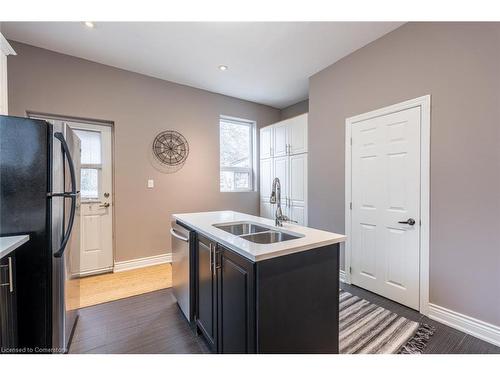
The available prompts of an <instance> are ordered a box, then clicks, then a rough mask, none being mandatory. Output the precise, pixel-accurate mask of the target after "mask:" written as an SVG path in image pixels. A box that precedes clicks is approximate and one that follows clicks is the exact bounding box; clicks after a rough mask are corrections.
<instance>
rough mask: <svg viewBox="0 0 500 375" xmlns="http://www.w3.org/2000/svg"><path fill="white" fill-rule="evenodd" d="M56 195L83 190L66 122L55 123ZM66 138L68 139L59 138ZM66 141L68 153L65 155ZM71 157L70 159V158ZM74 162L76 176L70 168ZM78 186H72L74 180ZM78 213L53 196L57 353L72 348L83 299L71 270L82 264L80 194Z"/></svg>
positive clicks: (76, 148)
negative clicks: (78, 310)
mask: <svg viewBox="0 0 500 375" xmlns="http://www.w3.org/2000/svg"><path fill="white" fill-rule="evenodd" d="M52 123H53V128H54V133H53V136H54V139H53V144H54V147H53V176H52V178H53V189H52V192H53V193H59V192H61V193H63V192H69V193H71V192H74V191H77V192H79V190H80V185H79V181H80V140H79V138H78V137H77V136H76V134H74V133H73V131H72V130H71V129H70V128H69V127H68V126H66V124H65V123H64V122H62V121H55V120H54V121H53V122H52ZM57 133H60V134H63V135H64V140H61V139H60V138H57V135H56V134H57ZM63 141H64V142H65V145H66V147H67V150H64V152H63V147H62V145H63ZM68 154H69V156H68ZM70 163H72V166H73V170H74V174H73V175H72V171H71V168H70ZM72 176H73V178H74V180H75V186H73V183H72V178H71V177H72ZM75 200H76V205H75V212H74V215H72V212H71V211H72V209H71V208H72V199H71V197H68V196H66V197H60V196H59V197H58V196H53V197H52V218H53V221H52V229H53V241H52V243H53V258H52V263H53V275H52V276H53V278H52V280H53V283H52V287H53V310H52V311H53V324H52V328H53V332H52V348H54V349H55V350H56V351H57V352H66V351H68V349H69V344H70V339H71V334H72V331H73V328H74V326H75V323H76V319H77V308H78V305H79V299H80V282H79V279H78V278H77V277H72V275H71V272H70V267H71V264H72V263H78V262H79V255H80V212H79V211H80V196H79V194H76V197H75ZM71 216H73V225H72V229H71V232H70V233H69V237H68V238H67V242H66V246H65V247H64V248H61V244H62V243H63V242H64V239H65V238H66V237H65V236H67V235H68V229H69V226H70V223H71V220H72V218H71Z"/></svg>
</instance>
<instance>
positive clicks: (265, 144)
mask: <svg viewBox="0 0 500 375" xmlns="http://www.w3.org/2000/svg"><path fill="white" fill-rule="evenodd" d="M272 147H273V128H272V127H270V126H268V127H265V128H262V129H260V158H261V159H268V158H270V157H271V156H273V154H272Z"/></svg>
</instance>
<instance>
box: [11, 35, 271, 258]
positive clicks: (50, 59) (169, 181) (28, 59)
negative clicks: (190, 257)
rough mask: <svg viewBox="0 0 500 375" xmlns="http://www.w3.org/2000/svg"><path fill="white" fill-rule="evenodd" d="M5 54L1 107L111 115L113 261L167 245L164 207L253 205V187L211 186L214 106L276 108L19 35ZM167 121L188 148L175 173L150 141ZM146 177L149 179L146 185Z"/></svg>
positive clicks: (233, 111)
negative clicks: (158, 164)
mask: <svg viewBox="0 0 500 375" xmlns="http://www.w3.org/2000/svg"><path fill="white" fill-rule="evenodd" d="M12 46H13V47H14V49H15V50H16V52H17V53H18V56H13V57H9V58H8V59H9V60H8V64H9V65H8V68H9V69H8V79H9V112H10V114H12V115H17V116H25V114H26V110H31V111H40V112H46V113H53V114H60V115H67V116H77V117H85V118H94V119H103V120H110V121H114V123H115V134H114V136H115V142H114V161H115V165H114V168H115V176H114V179H115V197H114V202H115V236H116V238H115V244H116V248H115V254H116V260H117V261H123V260H129V259H134V258H141V257H146V256H153V255H158V254H162V253H165V252H167V251H170V239H169V234H168V230H169V226H170V214H172V213H174V212H189V211H206V210H225V209H228V210H237V211H242V212H246V213H250V214H258V212H259V203H258V193H257V192H253V193H220V192H219V131H218V126H219V124H218V120H219V115H221V114H224V115H229V116H235V117H240V118H245V119H251V120H255V121H257V124H258V126H265V125H268V124H271V123H273V122H276V121H279V115H280V113H279V110H277V109H273V108H270V107H267V106H264V105H259V104H255V103H250V102H246V101H243V100H238V99H234V98H231V97H227V96H223V95H218V94H214V93H210V92H207V91H203V90H198V89H194V88H191V87H187V86H182V85H178V84H174V83H171V82H166V81H162V80H159V79H155V78H150V77H146V76H143V75H140V74H135V73H131V72H127V71H124V70H120V69H116V68H112V67H109V66H105V65H101V64H96V63H93V62H89V61H86V60H82V59H78V58H75V57H71V56H67V55H62V54H58V53H54V52H50V51H47V50H44V49H40V48H35V47H31V46H28V45H25V44H20V43H15V42H13V43H12ZM166 129H175V130H178V131H179V132H181V133H182V134H183V135H184V136H185V137H186V139H187V140H188V142H189V146H190V154H189V158H188V160H187V162H186V164H185V165H184V167H183V168H182V169H181V170H180V171H178V172H177V173H175V174H162V173H160V172H157V171H156V170H155V169H154V168H153V167H152V166H151V164H150V162H149V160H148V152H149V143H150V142H151V141H152V139H153V137H154V136H155V135H156V134H157V133H158V132H159V131H161V130H166ZM148 178H153V179H154V180H155V188H154V189H147V188H146V182H147V179H148Z"/></svg>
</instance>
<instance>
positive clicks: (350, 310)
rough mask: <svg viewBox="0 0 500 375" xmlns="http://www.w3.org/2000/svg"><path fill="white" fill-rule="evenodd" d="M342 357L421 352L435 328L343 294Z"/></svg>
mask: <svg viewBox="0 0 500 375" xmlns="http://www.w3.org/2000/svg"><path fill="white" fill-rule="evenodd" d="M339 298H340V306H339V330H340V332H339V342H340V353H341V354H354V353H360V354H363V353H364V354H393V353H405V354H412V353H421V352H422V350H423V348H424V347H425V345H426V343H427V341H428V340H429V338H430V336H431V335H432V334H433V333H434V328H432V327H429V326H427V325H424V324H419V323H417V322H414V321H412V320H409V319H406V318H404V317H402V316H399V315H398V314H396V313H393V312H391V311H389V310H386V309H384V308H383V307H380V306H377V305H375V304H373V303H371V302H368V301H366V300H364V299H361V298H359V297H356V296H353V295H352V294H350V293H347V292H345V291H340V296H339Z"/></svg>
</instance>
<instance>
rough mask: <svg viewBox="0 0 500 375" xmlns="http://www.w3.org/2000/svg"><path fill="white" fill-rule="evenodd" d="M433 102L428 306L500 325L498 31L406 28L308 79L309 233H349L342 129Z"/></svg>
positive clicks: (497, 27) (472, 26)
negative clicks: (395, 108) (394, 109)
mask: <svg viewBox="0 0 500 375" xmlns="http://www.w3.org/2000/svg"><path fill="white" fill-rule="evenodd" d="M426 94H431V96H432V98H431V102H432V109H431V192H430V193H431V233H430V241H431V246H430V301H431V302H432V303H435V304H438V305H440V306H444V307H446V308H449V309H452V310H454V311H458V312H461V313H463V314H466V315H469V316H472V317H475V318H478V319H481V320H484V321H486V322H490V323H493V324H496V325H500V293H499V287H500V235H499V234H500V24H499V23H490V24H486V23H485V24H477V23H410V24H406V25H404V26H402V27H401V28H399V29H396V30H395V31H393V32H391V33H390V34H387V35H386V36H384V37H382V38H381V39H378V40H376V41H375V42H373V43H371V44H369V45H368V46H366V47H364V48H362V49H360V50H358V51H356V52H355V53H353V54H351V55H349V56H347V57H346V58H344V59H342V60H340V61H338V62H337V63H335V64H333V65H331V66H330V67H328V68H326V69H325V70H323V71H321V72H319V73H317V74H316V75H314V76H312V77H311V79H310V93H309V142H310V150H309V205H310V206H309V223H310V225H311V226H314V227H317V228H323V229H327V230H333V231H337V232H343V231H344V153H345V146H344V136H345V119H346V118H347V117H350V116H353V115H357V114H361V113H364V112H367V111H370V110H374V109H377V108H380V107H384V106H388V105H391V104H395V103H399V102H401V101H404V100H407V99H412V98H416V97H418V96H422V95H426Z"/></svg>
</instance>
